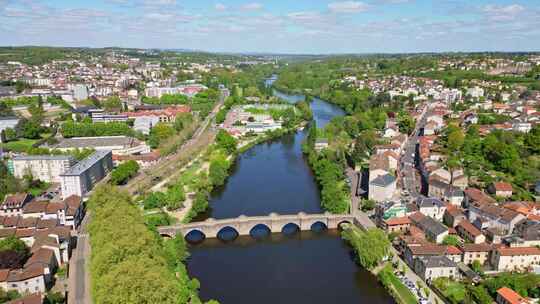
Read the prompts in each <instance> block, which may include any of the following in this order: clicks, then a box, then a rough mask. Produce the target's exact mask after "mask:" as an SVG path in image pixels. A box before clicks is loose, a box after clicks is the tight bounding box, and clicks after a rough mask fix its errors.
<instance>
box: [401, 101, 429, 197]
mask: <svg viewBox="0 0 540 304" xmlns="http://www.w3.org/2000/svg"><path fill="white" fill-rule="evenodd" d="M426 113H427V109H424V112H422V116H421V117H420V120H419V121H418V123H417V124H416V127H415V129H414V131H413V133H412V134H411V136H410V137H409V139H408V141H407V145H406V146H405V151H404V153H403V156H402V157H401V162H400V175H401V180H402V188H403V190H406V191H408V192H409V194H410V195H411V196H412V197H417V196H420V192H419V190H420V184H419V183H420V181H419V180H417V178H416V175H417V172H418V170H417V169H416V167H415V153H416V145H417V144H418V137H419V134H420V130H421V129H422V128H423V127H424V125H425V124H426Z"/></svg>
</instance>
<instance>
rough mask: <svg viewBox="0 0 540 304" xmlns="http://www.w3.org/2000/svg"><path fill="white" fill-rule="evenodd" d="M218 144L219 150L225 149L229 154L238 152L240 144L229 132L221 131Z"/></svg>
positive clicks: (218, 135)
mask: <svg viewBox="0 0 540 304" xmlns="http://www.w3.org/2000/svg"><path fill="white" fill-rule="evenodd" d="M216 143H217V145H218V147H219V148H221V149H224V150H225V151H227V153H229V154H233V153H235V152H236V145H237V144H238V142H237V140H236V138H234V137H232V136H231V135H230V134H229V133H227V131H225V130H223V129H220V130H219V131H218V133H217V135H216Z"/></svg>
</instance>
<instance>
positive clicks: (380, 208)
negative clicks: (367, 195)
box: [375, 201, 407, 223]
mask: <svg viewBox="0 0 540 304" xmlns="http://www.w3.org/2000/svg"><path fill="white" fill-rule="evenodd" d="M375 214H376V217H377V219H378V220H379V223H382V221H385V220H388V219H390V218H394V217H404V216H406V215H407V206H406V205H405V204H403V203H401V202H392V201H389V202H383V203H380V204H377V206H376V207H375Z"/></svg>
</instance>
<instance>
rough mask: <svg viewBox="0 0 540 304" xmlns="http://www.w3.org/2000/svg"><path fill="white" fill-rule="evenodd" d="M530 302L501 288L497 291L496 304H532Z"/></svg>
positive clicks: (508, 289)
mask: <svg viewBox="0 0 540 304" xmlns="http://www.w3.org/2000/svg"><path fill="white" fill-rule="evenodd" d="M532 303H534V302H533V301H532V300H530V299H528V298H524V297H522V296H521V295H519V293H517V292H515V291H514V290H512V289H510V288H508V287H506V286H503V287H501V288H499V289H498V290H497V304H532Z"/></svg>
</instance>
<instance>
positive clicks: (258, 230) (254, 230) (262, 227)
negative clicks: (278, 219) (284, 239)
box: [249, 223, 272, 238]
mask: <svg viewBox="0 0 540 304" xmlns="http://www.w3.org/2000/svg"><path fill="white" fill-rule="evenodd" d="M271 233H272V228H270V227H269V226H268V225H266V224H263V223H261V224H256V225H255V226H253V227H251V229H250V230H249V235H250V236H252V237H255V238H260V237H264V236H267V235H269V234H271Z"/></svg>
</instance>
